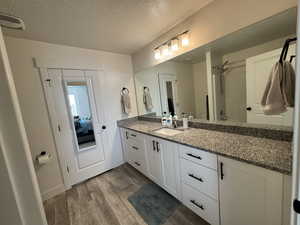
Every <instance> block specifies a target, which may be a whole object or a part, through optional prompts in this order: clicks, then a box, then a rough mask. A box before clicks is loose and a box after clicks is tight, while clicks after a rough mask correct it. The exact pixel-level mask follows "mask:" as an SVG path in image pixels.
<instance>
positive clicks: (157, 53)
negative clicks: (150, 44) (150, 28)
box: [154, 49, 161, 60]
mask: <svg viewBox="0 0 300 225" xmlns="http://www.w3.org/2000/svg"><path fill="white" fill-rule="evenodd" d="M154 58H155V59H156V60H158V59H160V58H161V54H160V50H159V49H155V50H154Z"/></svg>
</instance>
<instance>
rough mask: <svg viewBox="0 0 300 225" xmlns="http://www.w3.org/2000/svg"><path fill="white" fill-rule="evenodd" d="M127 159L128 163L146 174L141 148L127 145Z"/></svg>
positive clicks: (143, 153) (144, 159)
mask: <svg viewBox="0 0 300 225" xmlns="http://www.w3.org/2000/svg"><path fill="white" fill-rule="evenodd" d="M127 149H128V151H127V153H128V154H127V160H128V163H129V164H130V165H132V166H133V167H134V168H136V169H138V170H139V171H140V172H142V173H143V174H145V175H146V174H147V166H146V158H145V151H144V150H142V149H139V150H136V149H133V148H131V147H130V146H127Z"/></svg>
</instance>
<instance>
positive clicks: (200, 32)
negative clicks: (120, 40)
mask: <svg viewBox="0 0 300 225" xmlns="http://www.w3.org/2000/svg"><path fill="white" fill-rule="evenodd" d="M295 6H297V0H276V1H274V0H263V1H262V0H246V1H245V0H217V1H214V2H212V3H211V4H209V5H208V6H206V7H204V8H202V9H200V10H199V11H198V12H197V13H196V14H194V15H193V16H191V17H189V18H188V19H186V20H185V21H183V22H182V23H180V24H178V25H177V26H175V27H174V28H172V29H171V30H170V31H168V32H166V33H165V34H164V35H162V36H160V37H159V38H157V39H155V40H154V41H153V42H151V43H150V44H148V45H147V46H145V47H144V48H142V49H140V50H139V51H137V52H136V53H135V54H133V65H134V71H135V72H137V71H140V70H142V69H145V68H149V67H151V66H154V65H157V64H159V63H161V62H164V61H166V60H168V59H171V58H174V57H176V56H177V55H180V54H182V53H184V52H187V51H190V50H192V49H195V48H198V47H200V46H203V45H205V44H208V43H210V42H212V41H214V40H217V39H218V38H221V37H223V36H225V35H227V34H230V33H232V32H234V31H237V30H239V29H241V28H243V27H246V26H249V25H251V24H254V23H256V22H259V21H261V20H263V19H266V18H268V17H270V16H272V15H275V14H277V13H280V12H282V11H284V10H287V9H289V8H291V7H295ZM237 18H238V19H237ZM187 29H189V30H190V45H189V47H187V48H184V49H181V50H179V51H177V52H176V53H174V54H172V55H171V56H169V57H166V58H163V59H162V60H155V59H154V55H153V49H154V48H156V47H157V46H159V45H160V44H162V43H164V42H165V41H167V40H169V39H170V38H172V37H174V35H176V34H178V33H180V32H182V31H185V30H187Z"/></svg>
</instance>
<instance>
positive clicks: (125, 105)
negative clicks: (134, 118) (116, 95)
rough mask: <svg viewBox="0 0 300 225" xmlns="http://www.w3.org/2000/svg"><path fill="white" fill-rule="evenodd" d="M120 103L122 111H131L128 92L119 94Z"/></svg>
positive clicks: (127, 112)
mask: <svg viewBox="0 0 300 225" xmlns="http://www.w3.org/2000/svg"><path fill="white" fill-rule="evenodd" d="M121 105H122V111H123V113H125V114H129V113H130V112H131V102H130V96H129V93H128V92H127V93H123V94H122V95H121Z"/></svg>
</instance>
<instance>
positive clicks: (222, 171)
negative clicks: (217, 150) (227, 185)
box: [220, 162, 224, 180]
mask: <svg viewBox="0 0 300 225" xmlns="http://www.w3.org/2000/svg"><path fill="white" fill-rule="evenodd" d="M223 167H224V163H222V162H220V173H221V174H220V176H221V180H223V179H224V168H223Z"/></svg>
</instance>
